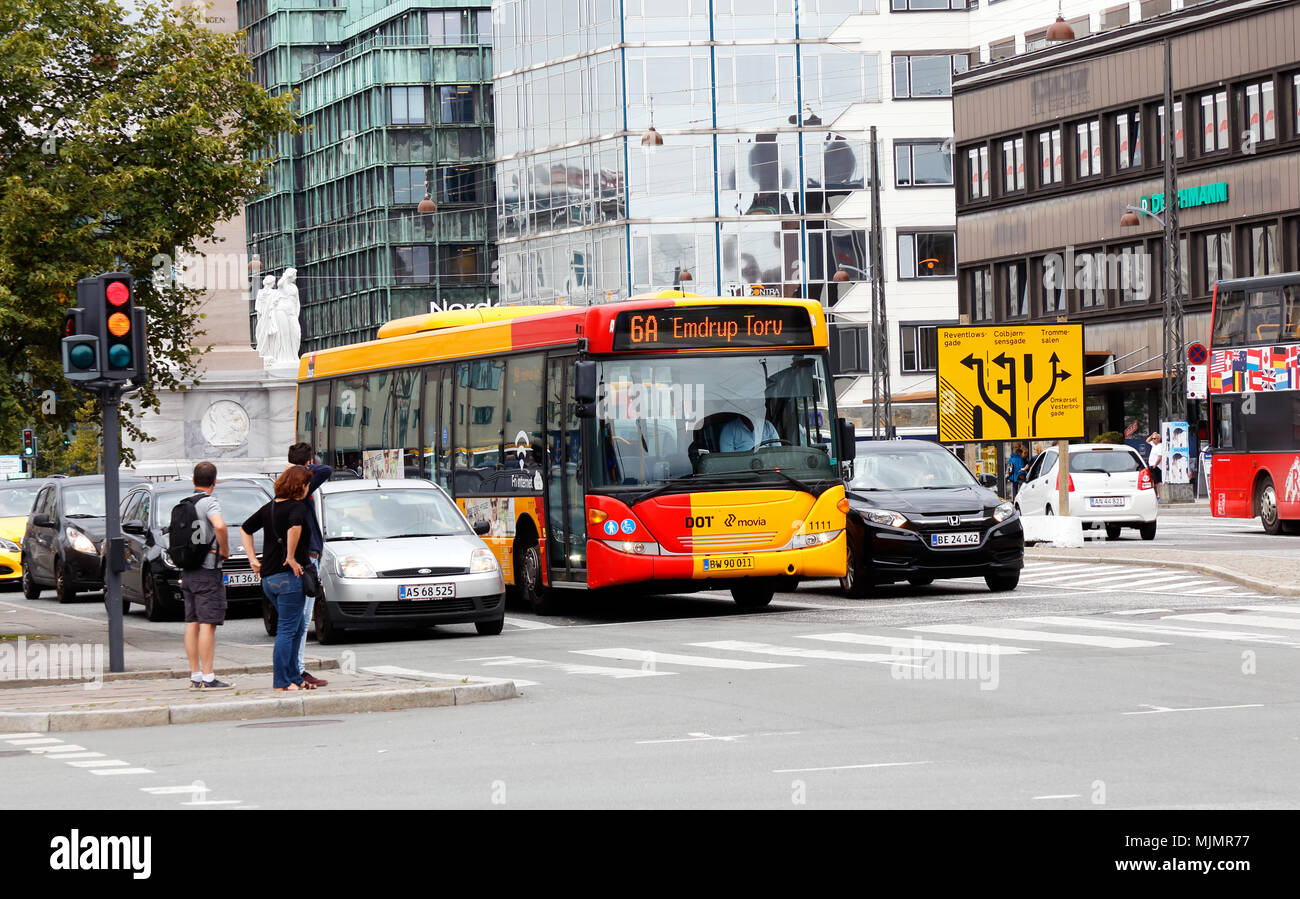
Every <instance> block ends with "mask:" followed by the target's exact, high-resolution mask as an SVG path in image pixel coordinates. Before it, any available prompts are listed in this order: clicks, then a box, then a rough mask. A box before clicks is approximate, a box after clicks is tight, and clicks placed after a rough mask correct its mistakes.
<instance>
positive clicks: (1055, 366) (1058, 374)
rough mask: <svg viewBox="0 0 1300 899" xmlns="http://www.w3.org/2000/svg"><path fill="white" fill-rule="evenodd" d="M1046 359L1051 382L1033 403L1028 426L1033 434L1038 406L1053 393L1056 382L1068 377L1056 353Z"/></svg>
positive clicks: (1036, 424)
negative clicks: (1050, 366)
mask: <svg viewBox="0 0 1300 899" xmlns="http://www.w3.org/2000/svg"><path fill="white" fill-rule="evenodd" d="M1047 361H1048V362H1050V363H1052V383H1051V385H1050V386H1049V387H1048V388H1047V392H1046V393H1044V394H1043V395H1042V396H1040V397H1039V398H1038V402H1036V403H1034V413H1033V415H1031V416H1030V419H1031V420H1030V422H1029V426H1030V429H1031V431H1032V433H1033V434H1035V435H1037V434H1038V407H1039V406H1041V405H1043V403H1045V402H1047V399H1048V397H1050V396H1051V395H1052V394H1053V393H1055V392H1056V385H1057V384H1059V383H1060V382H1061V381H1065V380H1067V379H1069V377H1070V373H1069V372H1068V371H1061V368H1060V365H1061V357H1060V356H1058V355H1056V353H1052V356H1051V358H1050V359H1048V360H1047Z"/></svg>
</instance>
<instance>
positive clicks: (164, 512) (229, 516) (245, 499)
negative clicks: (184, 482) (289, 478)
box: [157, 481, 271, 527]
mask: <svg viewBox="0 0 1300 899" xmlns="http://www.w3.org/2000/svg"><path fill="white" fill-rule="evenodd" d="M212 492H213V493H214V494H215V495H216V497H217V502H218V503H219V504H220V506H221V520H222V521H224V522H225V523H226V524H227V526H229V525H230V524H231V523H232V522H234V523H235V524H239V523H242V522H244V521H247V520H248V517H249V516H250V515H252V514H253V513H254V512H256V511H257V510H258V509H260V508H262V507H263V506H265V505H266V504H267V503H269V502H270V501H271V498H270V497H269V496H267V495H266V494H265V493H263V492H262V491H261V490H258V489H257V488H256V487H245V486H242V485H241V486H238V487H234V486H232V487H223V486H222V485H221V482H220V481H218V482H217V486H216V489H215V490H213V491H212ZM193 495H194V491H193V490H169V491H167V492H166V493H159V494H158V506H157V509H158V512H157V518H158V523H159V524H160V525H162V526H163V527H166V525H167V523H168V522H169V521H170V520H171V514H172V509H174V508H175V507H176V504H177V503H178V502H180V501H181V500H183V499H185V497H187V496H193Z"/></svg>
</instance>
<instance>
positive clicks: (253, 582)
mask: <svg viewBox="0 0 1300 899" xmlns="http://www.w3.org/2000/svg"><path fill="white" fill-rule="evenodd" d="M221 582H222V583H223V584H225V585H226V586H227V587H256V586H257V585H258V584H260V583H262V576H261V575H260V574H257V573H256V572H253V571H235V572H232V573H230V574H222V575H221Z"/></svg>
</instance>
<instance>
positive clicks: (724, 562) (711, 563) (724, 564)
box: [704, 556, 754, 571]
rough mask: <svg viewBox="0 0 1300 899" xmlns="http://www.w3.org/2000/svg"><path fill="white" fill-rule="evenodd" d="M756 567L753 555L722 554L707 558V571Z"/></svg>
mask: <svg viewBox="0 0 1300 899" xmlns="http://www.w3.org/2000/svg"><path fill="white" fill-rule="evenodd" d="M753 567H754V557H753V556H722V557H721V558H717V559H705V560H704V570H705V571H744V570H745V569H747V568H753Z"/></svg>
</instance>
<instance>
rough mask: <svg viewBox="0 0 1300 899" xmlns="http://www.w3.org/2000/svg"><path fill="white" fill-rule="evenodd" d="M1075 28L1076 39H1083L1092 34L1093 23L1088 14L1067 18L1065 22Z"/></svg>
mask: <svg viewBox="0 0 1300 899" xmlns="http://www.w3.org/2000/svg"><path fill="white" fill-rule="evenodd" d="M1065 24H1066V25H1069V26H1070V28H1071V29H1073V30H1074V39H1075V40H1076V41H1078V40H1082V39H1083V38H1085V37H1087V36H1088V35H1090V34H1092V24H1091V22H1090V20H1089V18H1088V17H1087V16H1079V17H1078V18H1077V19H1067V20H1066V22H1065Z"/></svg>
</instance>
